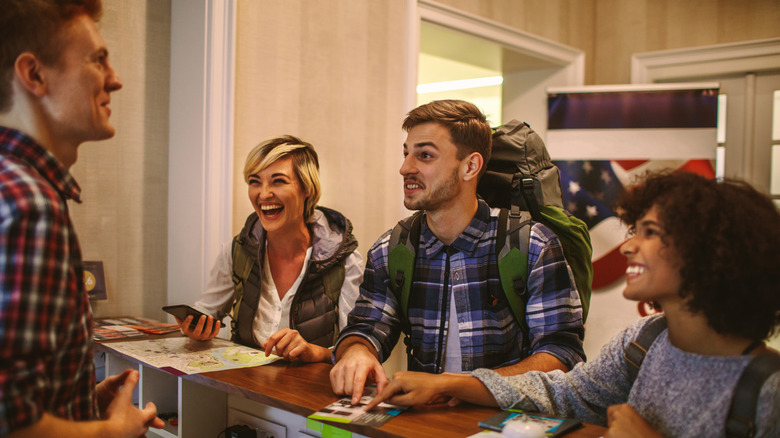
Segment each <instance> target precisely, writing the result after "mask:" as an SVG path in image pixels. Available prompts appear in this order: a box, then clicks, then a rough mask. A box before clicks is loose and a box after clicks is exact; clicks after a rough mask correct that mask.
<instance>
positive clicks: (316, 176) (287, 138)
mask: <svg viewBox="0 0 780 438" xmlns="http://www.w3.org/2000/svg"><path fill="white" fill-rule="evenodd" d="M287 157H289V158H292V162H293V170H294V171H295V175H296V176H297V177H298V182H300V183H301V187H303V192H304V193H305V194H306V201H304V204H303V219H304V221H307V220H308V219H309V218H310V217H311V216H312V215H313V214H314V208H315V207H317V202H319V200H320V191H321V188H320V162H319V159H318V158H317V152H316V151H315V150H314V146H312V145H311V144H310V143H307V142H305V141H303V140H301V139H300V138H298V137H295V136H292V135H283V136H281V137H276V138H272V139H270V140H266V141H264V142H262V143H260V144H259V145H257V146H255V147H254V148H253V149H252V150H251V151H250V152H249V155H247V157H246V164H245V165H244V181H245V182H246V183H247V184H248V183H249V177H250V176H251V175H256V174H258V173H260V172H262V171H263V170H264V169H265V168H267V167H268V166H270V165H271V164H273V163H275V162H276V161H277V160H279V159H281V158H287Z"/></svg>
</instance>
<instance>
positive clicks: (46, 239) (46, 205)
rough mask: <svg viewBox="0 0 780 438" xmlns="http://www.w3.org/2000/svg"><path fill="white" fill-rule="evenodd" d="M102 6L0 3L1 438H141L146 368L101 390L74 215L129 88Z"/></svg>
mask: <svg viewBox="0 0 780 438" xmlns="http://www.w3.org/2000/svg"><path fill="white" fill-rule="evenodd" d="M101 9H102V6H101V3H100V0H0V11H2V12H1V13H0V435H2V436H5V435H9V436H14V437H16V436H35V437H43V436H79V437H86V436H101V437H108V436H110V437H138V436H143V435H144V434H145V433H146V431H147V430H148V428H149V427H150V426H151V427H162V426H163V425H164V423H163V422H162V420H160V419H159V418H157V411H156V408H155V406H154V405H153V404H150V405H147V406H146V407H145V408H144V409H138V408H137V407H135V406H134V405H133V402H132V392H133V389H134V388H135V386H136V384H137V383H138V372H137V371H130V370H128V371H125V372H124V373H122V374H119V375H116V376H112V377H109V378H107V379H106V380H104V381H103V382H101V383H100V384H99V385H97V386H96V385H95V369H94V364H93V350H92V344H91V342H92V313H91V310H90V306H89V301H88V297H87V293H86V292H85V290H84V284H83V273H82V269H81V250H80V248H79V242H78V239H77V237H76V234H75V232H74V229H73V225H72V223H71V221H70V216H69V214H68V205H67V201H68V200H74V201H76V202H80V199H79V194H80V188H79V186H78V184H77V183H76V181H75V180H74V179H73V177H72V176H71V174H70V173H69V170H68V169H70V167H71V166H72V165H73V163H74V162H75V161H76V155H77V149H78V147H79V145H80V144H81V143H83V142H85V141H94V140H104V139H107V138H110V137H112V136H113V135H114V127H113V126H112V125H111V124H110V123H109V120H108V119H109V116H110V115H111V110H110V109H109V107H108V104H109V101H110V97H109V96H110V94H111V92H113V91H116V90H118V89H119V88H121V87H122V83H121V82H120V81H119V77H118V76H117V75H116V73H115V72H114V69H113V68H112V67H111V65H110V64H109V62H108V50H107V49H106V45H105V43H104V41H103V39H102V38H101V36H100V33H99V32H98V29H97V27H96V24H95V23H96V21H97V20H98V18H99V17H100V13H101Z"/></svg>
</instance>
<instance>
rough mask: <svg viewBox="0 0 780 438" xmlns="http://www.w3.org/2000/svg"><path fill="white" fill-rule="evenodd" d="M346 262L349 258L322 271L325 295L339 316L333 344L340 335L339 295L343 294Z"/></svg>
mask: <svg viewBox="0 0 780 438" xmlns="http://www.w3.org/2000/svg"><path fill="white" fill-rule="evenodd" d="M346 264H347V259H346V258H343V259H341V261H340V262H338V263H336V264H335V265H333V266H331V267H330V268H329V269H326V270H325V272H323V273H322V285H323V288H324V289H325V295H326V296H327V297H328V298H329V299H330V301H331V302H332V303H333V309H334V311H335V312H336V315H337V318H336V322H335V324H334V325H335V327H334V329H333V344H334V345H335V343H336V340H338V337H339V319H338V314H339V297H340V296H341V287H342V286H343V285H344V277H345V276H346Z"/></svg>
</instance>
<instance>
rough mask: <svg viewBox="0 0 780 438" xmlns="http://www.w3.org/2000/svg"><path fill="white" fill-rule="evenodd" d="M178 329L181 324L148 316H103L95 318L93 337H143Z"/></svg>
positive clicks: (96, 338)
mask: <svg viewBox="0 0 780 438" xmlns="http://www.w3.org/2000/svg"><path fill="white" fill-rule="evenodd" d="M176 331H179V326H177V325H176V324H168V323H164V322H158V321H154V320H151V319H146V318H136V317H120V318H102V319H96V320H95V323H94V331H93V334H92V339H94V340H95V341H98V342H100V341H109V340H115V339H130V338H137V337H143V336H146V335H147V334H150V335H162V334H166V333H172V332H176Z"/></svg>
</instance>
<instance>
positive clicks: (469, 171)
mask: <svg viewBox="0 0 780 438" xmlns="http://www.w3.org/2000/svg"><path fill="white" fill-rule="evenodd" d="M484 165H485V159H484V158H482V154H480V153H479V152H472V153H471V154H469V156H467V157H466V159H465V160H463V165H462V167H461V169H462V171H463V180H464V181H469V180H472V179H476V178H477V176H479V171H480V170H482V166H484Z"/></svg>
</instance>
